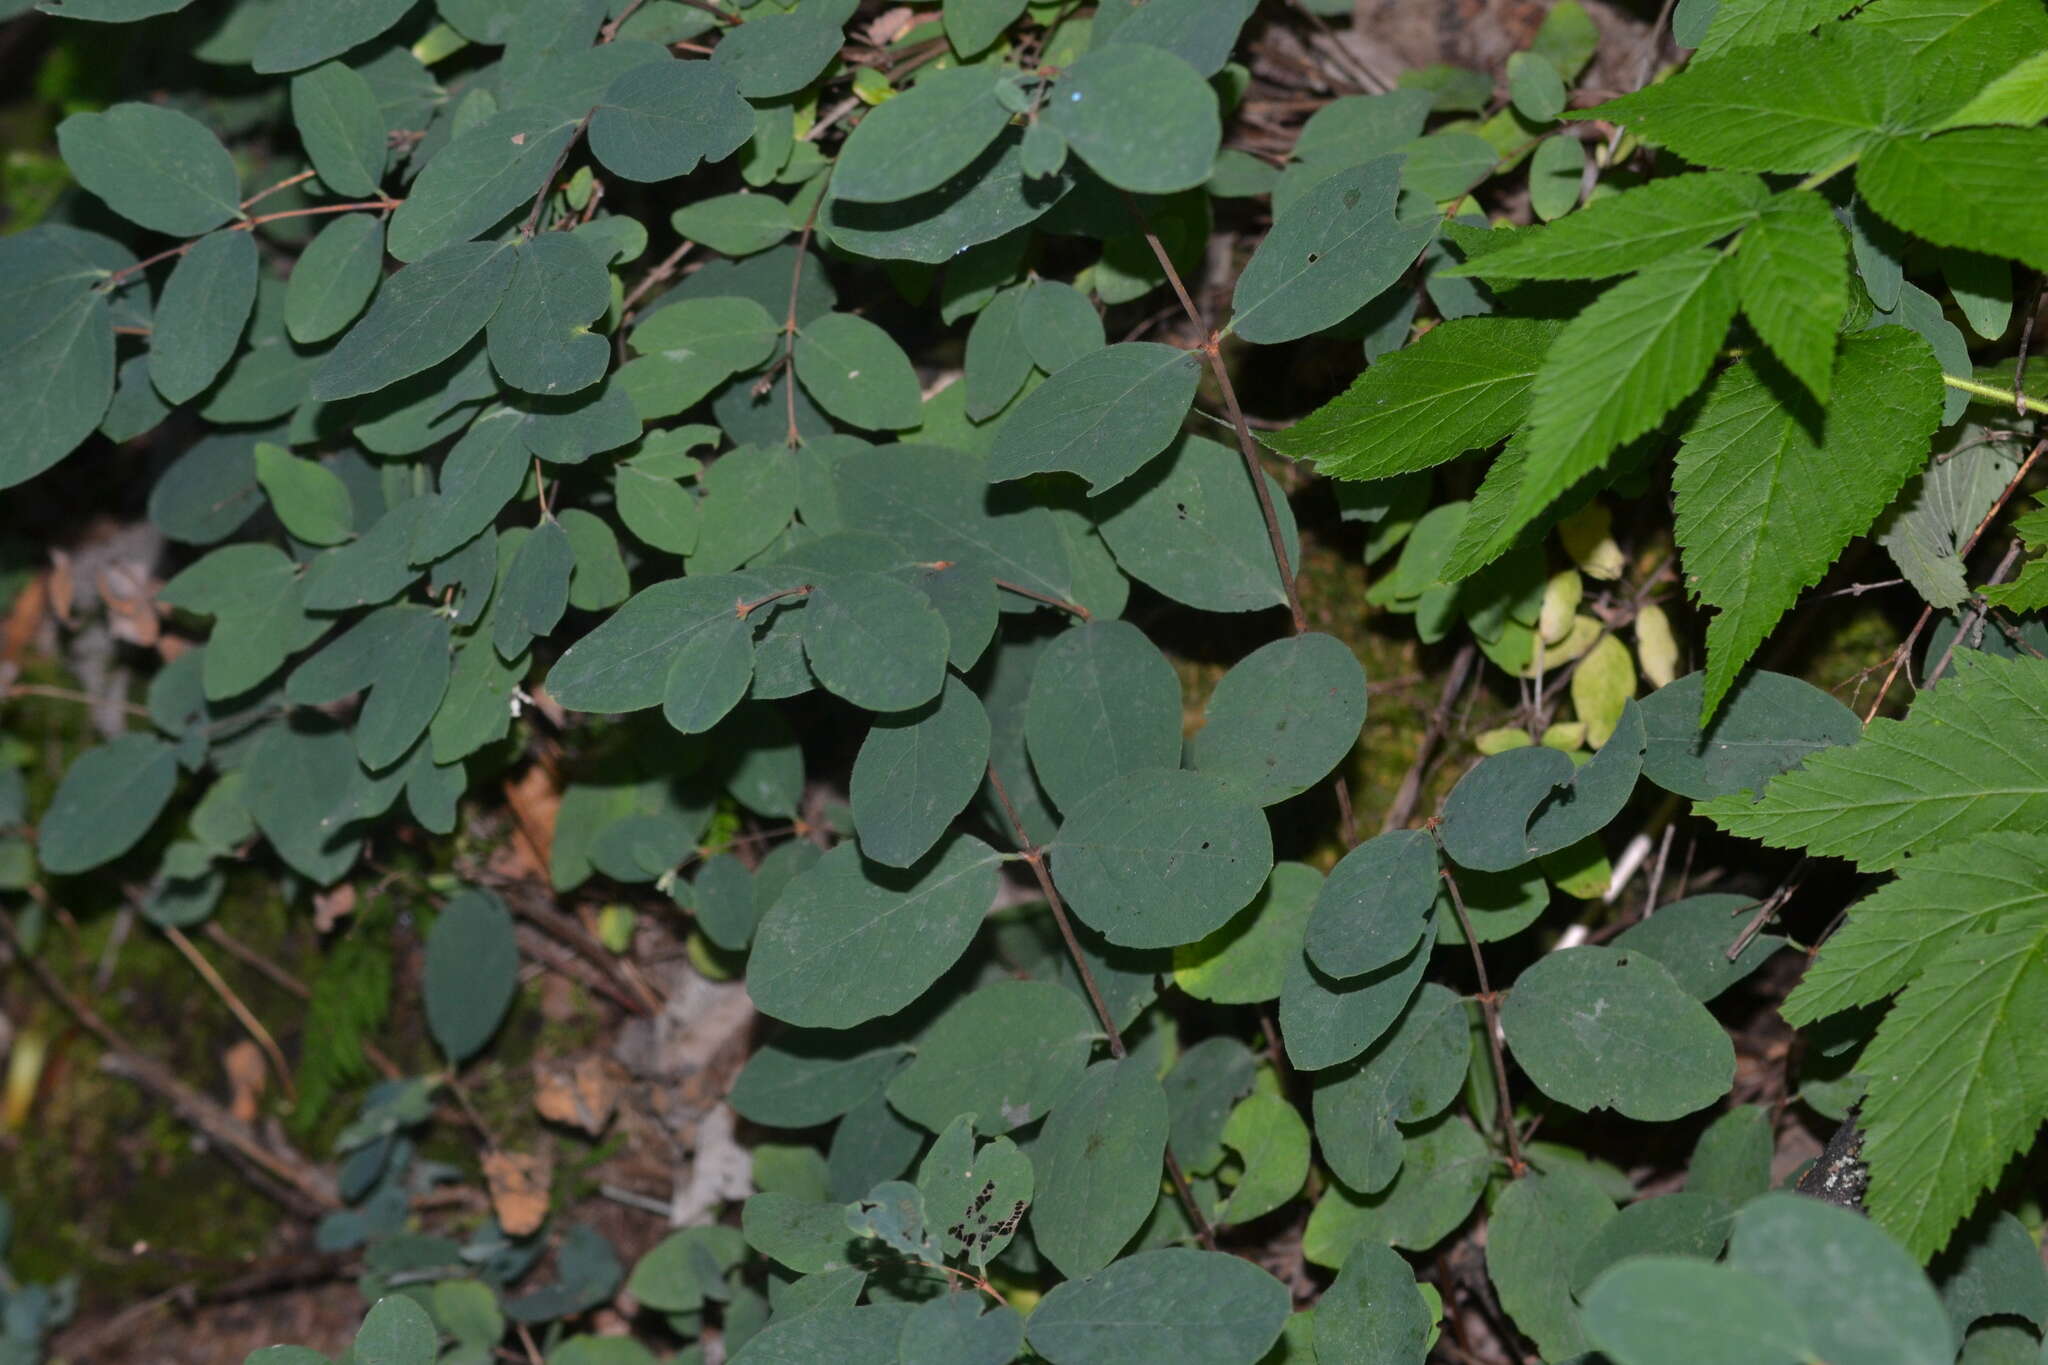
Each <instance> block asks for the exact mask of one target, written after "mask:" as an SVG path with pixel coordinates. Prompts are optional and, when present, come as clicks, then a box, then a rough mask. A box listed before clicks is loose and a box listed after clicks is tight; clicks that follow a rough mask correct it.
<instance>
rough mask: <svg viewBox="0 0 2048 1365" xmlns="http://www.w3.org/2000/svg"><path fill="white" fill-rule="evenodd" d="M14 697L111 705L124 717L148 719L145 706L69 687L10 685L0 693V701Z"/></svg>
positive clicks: (91, 704)
mask: <svg viewBox="0 0 2048 1365" xmlns="http://www.w3.org/2000/svg"><path fill="white" fill-rule="evenodd" d="M16 697H44V698H47V699H48V700H50V701H69V702H76V703H78V704H79V705H80V706H106V705H108V704H110V703H111V704H112V705H114V706H118V707H120V708H121V710H122V712H123V713H124V714H126V715H130V716H134V717H136V718H138V719H140V720H148V719H149V708H148V707H147V706H138V705H137V704H135V703H134V702H132V701H117V700H115V699H114V698H112V697H95V696H93V695H92V694H91V693H88V692H79V691H75V690H73V689H72V688H69V687H52V686H50V685H49V684H47V683H12V684H10V685H9V686H8V688H7V690H6V691H5V692H4V693H0V701H13V700H14V699H15V698H16Z"/></svg>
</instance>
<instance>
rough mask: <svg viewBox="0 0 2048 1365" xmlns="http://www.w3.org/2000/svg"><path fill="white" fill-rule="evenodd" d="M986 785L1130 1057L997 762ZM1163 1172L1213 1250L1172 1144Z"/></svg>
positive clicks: (1116, 1047) (1108, 1032)
mask: <svg viewBox="0 0 2048 1365" xmlns="http://www.w3.org/2000/svg"><path fill="white" fill-rule="evenodd" d="M988 781H989V785H990V786H991V787H992V788H994V789H995V794H996V800H997V801H998V802H1000V803H1001V805H1002V807H1003V814H1004V815H1005V816H1007V817H1008V819H1009V821H1010V829H1011V832H1012V833H1013V834H1014V835H1015V837H1016V840H1017V851H1018V852H1020V853H1022V854H1023V855H1024V861H1025V862H1027V863H1029V864H1030V865H1031V875H1032V876H1034V877H1036V878H1037V879H1038V889H1039V892H1040V893H1041V894H1043V895H1044V897H1045V903H1046V904H1047V905H1048V906H1050V907H1051V908H1052V918H1053V923H1054V924H1056V925H1058V926H1059V931H1060V937H1061V938H1062V939H1064V940H1065V941H1066V945H1067V955H1068V956H1069V957H1071V958H1072V959H1073V962H1074V971H1075V973H1076V974H1077V975H1078V976H1079V977H1080V978H1081V988H1082V990H1083V991H1085V992H1086V993H1087V996H1088V1003H1089V1004H1090V1005H1093V1006H1094V1007H1095V1017H1096V1019H1098V1020H1099V1021H1100V1022H1101V1024H1102V1031H1103V1034H1104V1035H1105V1036H1106V1037H1107V1038H1108V1039H1109V1055H1110V1056H1112V1057H1114V1058H1116V1059H1117V1060H1118V1061H1122V1060H1123V1059H1124V1058H1125V1057H1127V1056H1129V1055H1130V1054H1129V1052H1128V1051H1127V1050H1126V1049H1125V1047H1124V1035H1123V1030H1122V1029H1119V1028H1118V1027H1117V1026H1116V1016H1115V1015H1113V1014H1111V1013H1110V1010H1109V1005H1108V1004H1107V1003H1106V1002H1105V1001H1104V1000H1103V998H1102V989H1101V988H1100V987H1099V986H1097V985H1096V984H1095V972H1094V969H1093V968H1091V967H1089V965H1088V958H1087V956H1086V955H1085V954H1084V953H1082V951H1081V941H1080V939H1078V938H1076V937H1075V936H1074V926H1073V923H1072V922H1071V921H1070V920H1069V919H1068V918H1067V906H1066V902H1065V901H1063V900H1061V899H1060V893H1059V889H1058V888H1057V887H1055V886H1054V885H1053V884H1052V874H1051V873H1050V872H1048V871H1046V867H1045V850H1044V849H1042V848H1040V847H1039V846H1038V845H1036V844H1034V843H1032V842H1031V836H1030V835H1029V834H1027V833H1026V832H1025V830H1024V821H1023V819H1022V818H1021V817H1020V816H1019V815H1018V814H1017V807H1016V806H1015V805H1013V804H1012V803H1011V801H1010V792H1009V789H1008V788H1006V787H1005V786H1004V785H1003V779H1002V775H1001V774H1000V773H998V772H997V771H996V765H995V764H993V763H991V764H989V765H988ZM1166 1173H1167V1175H1168V1176H1169V1177H1170V1178H1171V1179H1172V1181H1173V1190H1174V1193H1175V1194H1176V1195H1178V1196H1179V1198H1180V1203H1181V1208H1182V1209H1184V1210H1186V1212H1187V1216H1188V1222H1189V1223H1190V1224H1191V1225H1192V1226H1193V1227H1194V1229H1195V1237H1196V1239H1197V1240H1198V1241H1200V1242H1201V1244H1202V1245H1203V1246H1205V1247H1207V1248H1208V1249H1209V1250H1210V1251H1214V1250H1216V1232H1215V1229H1213V1228H1211V1227H1210V1226H1209V1220H1208V1218H1207V1217H1205V1216H1204V1215H1203V1213H1202V1206H1201V1205H1200V1204H1197V1203H1196V1202H1195V1192H1194V1190H1193V1189H1192V1188H1191V1187H1190V1186H1189V1185H1188V1178H1187V1175H1186V1174H1185V1173H1184V1172H1183V1171H1182V1170H1181V1168H1180V1161H1179V1159H1178V1158H1176V1157H1175V1156H1174V1154H1173V1149H1172V1148H1171V1147H1169V1148H1167V1151H1166Z"/></svg>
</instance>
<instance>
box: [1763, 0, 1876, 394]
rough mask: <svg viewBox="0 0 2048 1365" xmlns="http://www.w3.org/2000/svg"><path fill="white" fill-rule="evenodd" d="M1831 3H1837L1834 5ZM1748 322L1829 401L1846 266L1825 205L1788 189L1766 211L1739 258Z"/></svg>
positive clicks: (1845, 299)
mask: <svg viewBox="0 0 2048 1365" xmlns="http://www.w3.org/2000/svg"><path fill="white" fill-rule="evenodd" d="M1831 2H1832V0H1831ZM1735 276H1736V288H1737V289H1738V291H1739V292H1740V294H1741V297H1742V312H1743V316H1745V317H1747V318H1748V319H1749V321H1750V325H1751V326H1753V327H1755V328H1756V330H1757V334H1758V335H1759V336H1761V337H1762V338H1763V339H1764V342H1765V344H1766V345H1768V346H1769V347H1770V348H1771V352H1772V354H1773V355H1775V356H1777V358H1778V359H1779V361H1780V362H1782V363H1783V364H1784V366H1785V368H1786V369H1788V370H1790V371H1791V372H1792V373H1793V374H1794V375H1796V376H1798V378H1799V381H1800V382H1801V383H1803V384H1805V385H1806V387H1807V388H1808V390H1810V391H1811V392H1812V393H1813V396H1814V397H1815V398H1817V399H1819V400H1820V401H1822V402H1826V401H1827V398H1828V393H1829V388H1830V384H1831V381H1832V379H1833V376H1834V360H1835V329H1836V328H1837V327H1838V326H1839V325H1840V323H1841V319H1842V312H1843V310H1844V309H1845V308H1846V307H1847V306H1848V299H1849V260H1848V255H1847V253H1846V252H1845V251H1844V250H1843V249H1842V232H1841V229H1840V228H1839V227H1838V226H1837V225H1836V223H1835V221H1834V214H1833V212H1832V211H1831V210H1830V209H1829V208H1828V205H1827V201H1826V200H1824V199H1822V198H1821V197H1820V196H1819V195H1817V194H1815V193H1813V192H1812V191H1811V190H1797V189H1795V190H1787V191H1784V192H1782V193H1780V194H1779V195H1777V196H1776V197H1775V198H1773V199H1771V200H1770V201H1769V202H1768V203H1766V204H1765V205H1764V206H1763V209H1762V211H1761V212H1760V213H1759V214H1758V215H1757V219H1756V221H1755V222H1754V223H1752V224H1751V225H1750V226H1749V228H1748V229H1747V230H1746V231H1744V233H1743V234H1742V245H1741V250H1740V251H1739V252H1738V253H1737V255H1736V258H1735Z"/></svg>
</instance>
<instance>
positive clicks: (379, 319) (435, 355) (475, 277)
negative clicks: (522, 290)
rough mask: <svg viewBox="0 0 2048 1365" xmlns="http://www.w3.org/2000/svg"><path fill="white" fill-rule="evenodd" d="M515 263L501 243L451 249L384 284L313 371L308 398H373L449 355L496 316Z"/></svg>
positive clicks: (469, 244) (460, 245)
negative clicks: (367, 310)
mask: <svg viewBox="0 0 2048 1365" xmlns="http://www.w3.org/2000/svg"><path fill="white" fill-rule="evenodd" d="M516 260H517V256H516V253H515V252H514V250H513V248H512V247H511V246H509V245H506V244H504V243H493V242H459V243H457V244H455V245H453V246H449V247H444V248H442V249H441V250H440V251H437V252H435V253H434V254H433V255H431V256H428V257H427V258H426V259H424V260H419V261H415V262H414V263H413V264H411V265H408V266H406V267H405V268H404V269H402V270H400V271H399V272H398V273H397V274H395V275H393V276H391V277H390V278H389V279H387V280H385V281H384V284H383V287H382V288H380V289H379V290H378V291H377V297H376V298H375V299H374V300H373V301H372V302H371V304H370V311H369V312H368V313H367V314H365V315H364V317H363V319H362V321H360V322H358V323H357V324H356V325H355V326H353V327H351V328H349V330H348V332H347V333H346V334H345V335H343V337H342V338H341V340H340V341H338V342H336V343H335V344H334V349H333V350H331V351H329V352H328V353H327V358H326V359H325V360H324V361H322V362H321V364H320V368H319V369H318V370H315V371H314V372H313V396H314V397H315V398H319V399H322V400H326V401H332V400H334V399H336V398H351V397H354V396H355V395H357V394H362V393H374V392H376V391H377V390H378V389H382V388H387V387H389V386H390V385H392V384H396V383H397V382H398V381H399V380H401V379H406V378H409V377H410V376H412V375H415V374H418V373H420V372H421V371H422V370H426V369H430V368H432V367H433V366H435V365H438V364H439V363H441V362H442V361H444V360H446V359H448V357H450V356H452V355H454V354H455V353H456V352H457V351H459V350H461V349H462V347H463V345H464V344H465V343H467V342H468V341H469V339H470V338H471V337H473V336H475V335H476V334H477V333H478V332H481V331H482V330H483V329H484V324H485V323H487V322H489V321H490V320H491V314H493V313H495V312H497V311H498V302H499V300H500V299H501V298H503V297H504V293H505V289H506V286H508V285H509V284H510V283H511V282H512V275H513V271H514V268H515V262H516Z"/></svg>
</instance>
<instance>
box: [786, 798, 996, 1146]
mask: <svg viewBox="0 0 2048 1365" xmlns="http://www.w3.org/2000/svg"><path fill="white" fill-rule="evenodd" d="M997 863H998V858H997V854H996V852H995V850H994V849H991V848H990V847H989V846H988V845H987V844H984V843H982V842H981V841H980V840H979V839H975V838H972V837H970V836H968V835H960V836H958V837H956V838H954V839H951V840H949V841H947V842H946V843H945V844H944V845H943V846H942V847H941V848H940V849H939V850H937V851H936V852H934V853H932V854H931V855H930V856H928V857H926V858H924V859H922V860H920V861H918V862H917V863H915V864H914V865H912V866H909V867H905V868H891V867H884V866H882V865H881V864H880V863H876V862H873V861H871V860H869V859H867V858H864V857H862V856H861V853H860V850H859V849H858V848H856V847H855V846H854V845H853V844H851V843H847V844H841V845H840V846H839V847H838V848H835V849H833V850H832V851H831V852H830V853H827V854H826V855H825V856H824V857H823V858H822V859H820V860H819V861H818V862H817V863H816V864H815V865H814V866H812V867H811V868H810V870H808V871H806V872H803V873H800V874H799V875H798V876H797V878H796V879H795V880H794V881H792V882H791V883H790V884H789V885H788V887H787V888H785V889H784V891H783V893H782V895H781V897H780V898H779V899H777V900H776V902H775V904H774V905H773V906H771V907H770V908H769V910H768V913H767V914H766V915H764V916H763V917H762V919H761V923H760V925H759V927H758V928H757V929H756V930H755V931H754V946H753V952H752V955H751V956H750V957H749V958H748V960H747V991H748V994H750V995H751V996H752V997H753V1000H754V1003H755V1004H756V1005H758V1006H759V1007H760V1009H761V1010H762V1012H763V1013H765V1014H768V1015H770V1016H772V1017H774V1018H777V1019H782V1020H785V1021H787V1022H789V1023H792V1024H796V1025H799V1026H801V1027H805V1028H851V1027H853V1026H854V1025H855V1024H859V1023H863V1022H865V1021H866V1020H869V1019H874V1018H878V1017H880V1016H881V1015H885V1014H894V1013H895V1012H896V1011H897V1010H900V1009H902V1008H903V1007H904V1006H906V1005H908V1004H910V1003H911V1002H912V1001H914V1000H916V999H917V998H918V997H919V996H920V995H922V994H924V992H925V991H926V990H927V989H928V988H929V987H930V986H931V984H932V982H934V981H936V980H938V978H939V977H940V976H941V975H943V974H944V973H945V971H946V969H947V968H949V967H951V966H952V965H953V964H954V963H955V962H956V961H958V960H959V958H960V954H961V953H963V952H965V951H966V949H967V945H968V942H969V941H970V940H972V939H973V937H974V935H975V933H976V931H978V930H979V929H980V927H981V922H982V919H983V917H984V916H986V915H987V914H988V909H989V905H990V904H991V903H992V902H993V901H994V899H995V892H996V868H997ZM963 1107H971V1106H963Z"/></svg>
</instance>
